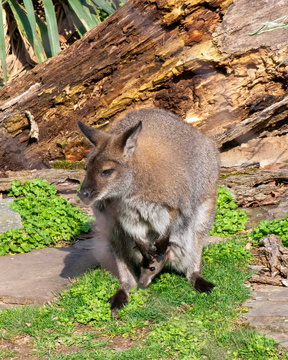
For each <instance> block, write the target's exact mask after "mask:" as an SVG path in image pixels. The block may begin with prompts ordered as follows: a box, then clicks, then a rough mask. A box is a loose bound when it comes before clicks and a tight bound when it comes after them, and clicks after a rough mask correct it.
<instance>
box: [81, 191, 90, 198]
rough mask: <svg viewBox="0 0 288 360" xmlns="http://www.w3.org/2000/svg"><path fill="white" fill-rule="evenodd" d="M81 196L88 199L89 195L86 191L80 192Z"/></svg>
mask: <svg viewBox="0 0 288 360" xmlns="http://www.w3.org/2000/svg"><path fill="white" fill-rule="evenodd" d="M81 195H82V196H83V197H85V198H88V197H89V195H90V192H89V191H88V190H83V191H81Z"/></svg>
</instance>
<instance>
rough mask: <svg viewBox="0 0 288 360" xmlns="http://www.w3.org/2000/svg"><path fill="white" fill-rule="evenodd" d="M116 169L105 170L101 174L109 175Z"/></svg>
mask: <svg viewBox="0 0 288 360" xmlns="http://www.w3.org/2000/svg"><path fill="white" fill-rule="evenodd" d="M114 171H115V169H107V170H103V171H102V173H101V174H100V176H102V177H108V176H110V175H112V174H113V172H114Z"/></svg>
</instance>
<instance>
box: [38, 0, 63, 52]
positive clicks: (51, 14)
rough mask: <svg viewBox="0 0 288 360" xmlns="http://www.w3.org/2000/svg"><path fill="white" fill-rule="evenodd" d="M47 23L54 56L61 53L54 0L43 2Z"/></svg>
mask: <svg viewBox="0 0 288 360" xmlns="http://www.w3.org/2000/svg"><path fill="white" fill-rule="evenodd" d="M42 2H43V6H44V11H45V17H46V22H47V29H48V37H49V43H50V47H51V53H52V55H56V54H57V53H58V52H60V50H61V48H60V43H59V34H58V26H57V20H56V15H55V9H54V5H53V2H52V0H42Z"/></svg>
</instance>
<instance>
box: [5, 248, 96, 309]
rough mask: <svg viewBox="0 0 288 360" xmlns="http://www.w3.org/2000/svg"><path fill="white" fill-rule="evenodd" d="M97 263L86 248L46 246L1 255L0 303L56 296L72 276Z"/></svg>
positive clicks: (48, 298)
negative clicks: (24, 252)
mask: <svg viewBox="0 0 288 360" xmlns="http://www.w3.org/2000/svg"><path fill="white" fill-rule="evenodd" d="M96 266H97V263H96V260H95V258H94V257H93V252H91V251H89V250H85V249H72V248H44V249H41V250H33V251H31V252H29V253H26V254H17V255H13V256H2V257H0V307H10V306H11V305H25V304H35V303H36V304H43V303H45V302H47V301H51V300H53V298H54V297H55V293H57V292H58V291H60V290H61V289H63V288H65V287H66V286H67V284H69V282H70V279H71V278H73V277H76V276H78V275H81V274H83V273H84V272H85V271H87V270H88V269H92V268H95V267H96Z"/></svg>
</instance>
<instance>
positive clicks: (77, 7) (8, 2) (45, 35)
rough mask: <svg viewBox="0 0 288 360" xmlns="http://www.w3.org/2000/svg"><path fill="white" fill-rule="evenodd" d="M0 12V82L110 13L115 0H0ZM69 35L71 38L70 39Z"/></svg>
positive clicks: (74, 37) (43, 57) (61, 45)
mask: <svg viewBox="0 0 288 360" xmlns="http://www.w3.org/2000/svg"><path fill="white" fill-rule="evenodd" d="M1 3H2V7H1V13H0V61H1V67H2V76H3V83H4V84H5V83H6V82H7V79H8V74H10V75H15V74H16V73H18V72H19V70H22V69H23V68H31V67H33V66H34V65H35V64H37V63H41V62H43V61H44V60H46V59H47V58H48V57H51V56H54V55H55V54H57V53H58V52H59V51H61V49H62V48H65V47H66V46H67V43H69V42H71V41H73V40H75V39H77V38H79V37H82V36H83V35H84V34H85V32H87V31H88V30H90V29H91V28H93V27H94V26H96V25H97V24H99V23H100V22H101V21H103V20H104V19H105V18H106V17H107V16H109V15H110V14H112V13H113V12H114V11H115V10H116V9H117V8H118V7H119V6H120V5H122V3H124V1H122V2H121V3H120V1H119V0H53V1H52V0H37V1H32V0H4V1H1ZM71 39H72V40H71Z"/></svg>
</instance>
